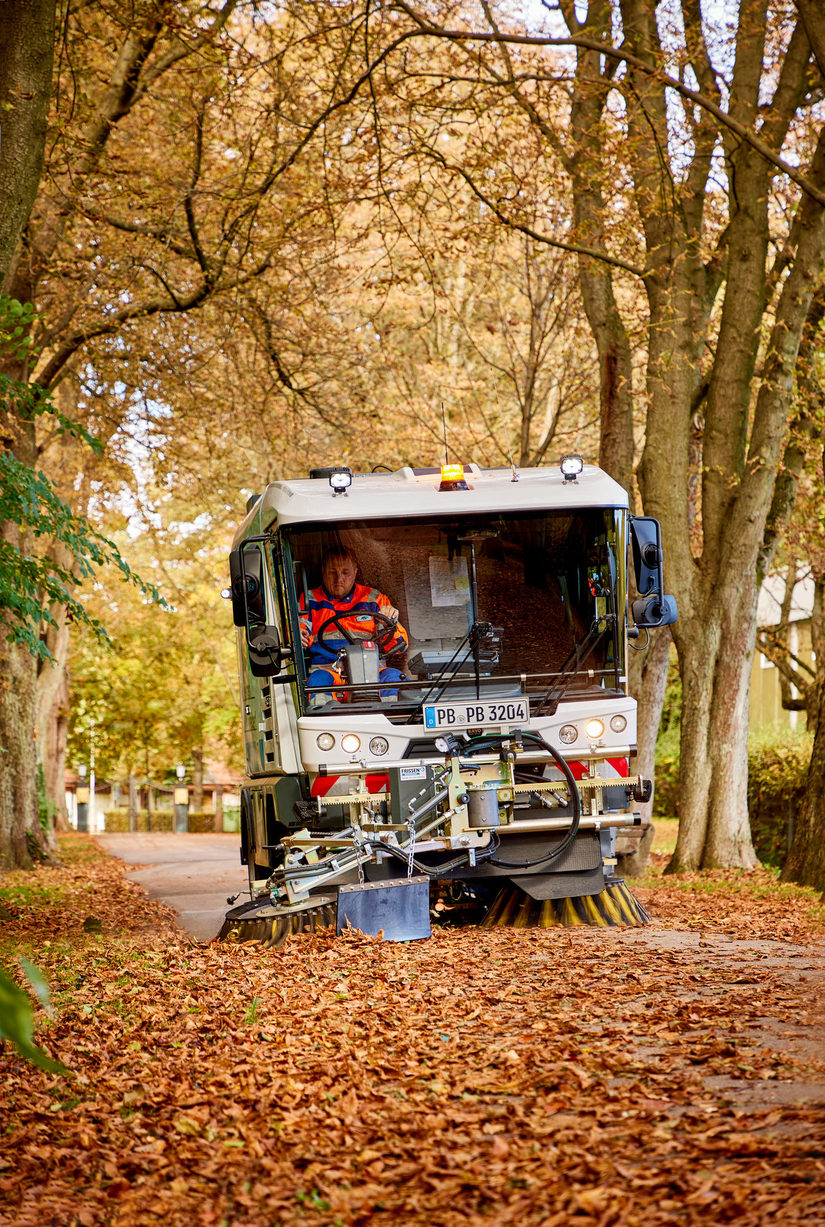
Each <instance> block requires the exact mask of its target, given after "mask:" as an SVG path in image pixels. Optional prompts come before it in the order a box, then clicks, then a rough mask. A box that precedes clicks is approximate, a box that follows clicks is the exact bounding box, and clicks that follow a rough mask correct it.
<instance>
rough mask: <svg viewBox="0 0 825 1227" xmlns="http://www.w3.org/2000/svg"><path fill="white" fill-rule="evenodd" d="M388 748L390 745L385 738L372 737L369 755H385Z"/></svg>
mask: <svg viewBox="0 0 825 1227" xmlns="http://www.w3.org/2000/svg"><path fill="white" fill-rule="evenodd" d="M389 748H390V743H389V742H388V741H387V739H386V737H373V739H372V741H371V742H370V753H371V754H375V755H376V756H377V755H379V754H386V753H387V750H389Z"/></svg>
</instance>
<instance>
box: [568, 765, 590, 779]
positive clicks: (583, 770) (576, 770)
mask: <svg viewBox="0 0 825 1227" xmlns="http://www.w3.org/2000/svg"><path fill="white" fill-rule="evenodd" d="M567 766H568V767H569V768H570V770H571V772H572V773H573V779H574V780H580V779H581V778H582V776H584V775H587V764H586V763H576V762H568V764H567Z"/></svg>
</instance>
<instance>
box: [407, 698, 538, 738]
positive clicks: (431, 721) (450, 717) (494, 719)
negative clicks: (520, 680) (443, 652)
mask: <svg viewBox="0 0 825 1227" xmlns="http://www.w3.org/2000/svg"><path fill="white" fill-rule="evenodd" d="M529 719H530V704H529V702H528V700H527V699H473V700H472V701H470V702H467V703H427V704H426V705H425V707H424V727H425V728H428V729H438V730H439V731H441V730H442V729H474V728H483V727H484V726H485V725H488V724H526V723H527V721H528V720H529Z"/></svg>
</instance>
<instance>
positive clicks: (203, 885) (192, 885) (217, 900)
mask: <svg viewBox="0 0 825 1227" xmlns="http://www.w3.org/2000/svg"><path fill="white" fill-rule="evenodd" d="M96 839H98V840H99V841H100V844H101V847H103V848H105V849H106V851H107V852H108V853H109V854H110V855H111V856H117V857H120V859H121V860H122V861H125V862H126V864H127V865H129V866H130V871H129V873H128V874H127V877H129V878H131V879H132V881H133V882H137V883H138V884H139V885H140V886H142V887H143V889H144V890H145V891H146V893H147V895H148V896H149V898H150V899H160V900H162V902H163V903H168V905H169V906H170V907H171V908H174V909H175V911H176V912H177V913H178V915H179V917H180V923H181V924H182V926H183V927H184V929H186V930H187V932H188V933H191V934H192V936H193V937H195V938H197V939H198V941H210V940H211V939H212V938H213V937H216V936H217V933H218V930H219V929H220V927H221V924H222V923H223V917H224V913H225V911H226V909H227V906H228V904H227V902H226V897H227V895H234V894H237V892H238V891H240V890H245V889H246V886H247V876H246V868H245V867H244V866H243V865H242V864H241V861H240V855H239V849H240V843H241V837H240V835H175V834H172V833H171V832H168V831H152V832H149V833H143V832H141V833H137V834H129V833H126V832H124V833H121V832H115V831H112V832H101V833H100V834H99V835H97V836H96Z"/></svg>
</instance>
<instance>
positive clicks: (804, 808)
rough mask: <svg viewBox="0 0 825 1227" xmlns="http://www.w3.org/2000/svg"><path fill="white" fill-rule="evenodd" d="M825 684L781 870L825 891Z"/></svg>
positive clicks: (785, 879) (788, 878)
mask: <svg viewBox="0 0 825 1227" xmlns="http://www.w3.org/2000/svg"><path fill="white" fill-rule="evenodd" d="M823 832H825V686H820V689H819V710H818V712H817V722H816V735H815V737H814V747H813V753H812V754H811V765H810V767H809V769H808V782H807V786H806V788H805V796H804V798H803V801H802V805H801V807H800V809H799V812H798V814H797V815H796V821H795V823H794V835H793V844H792V846H791V850H790V852H789V853H788V859H787V861H786V862H785V868H784V869H783V870H782V881H783V882H799V883H800V885H802V886H813V887H815V888H816V889H817V890H820V891H823V892H825V839H823Z"/></svg>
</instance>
